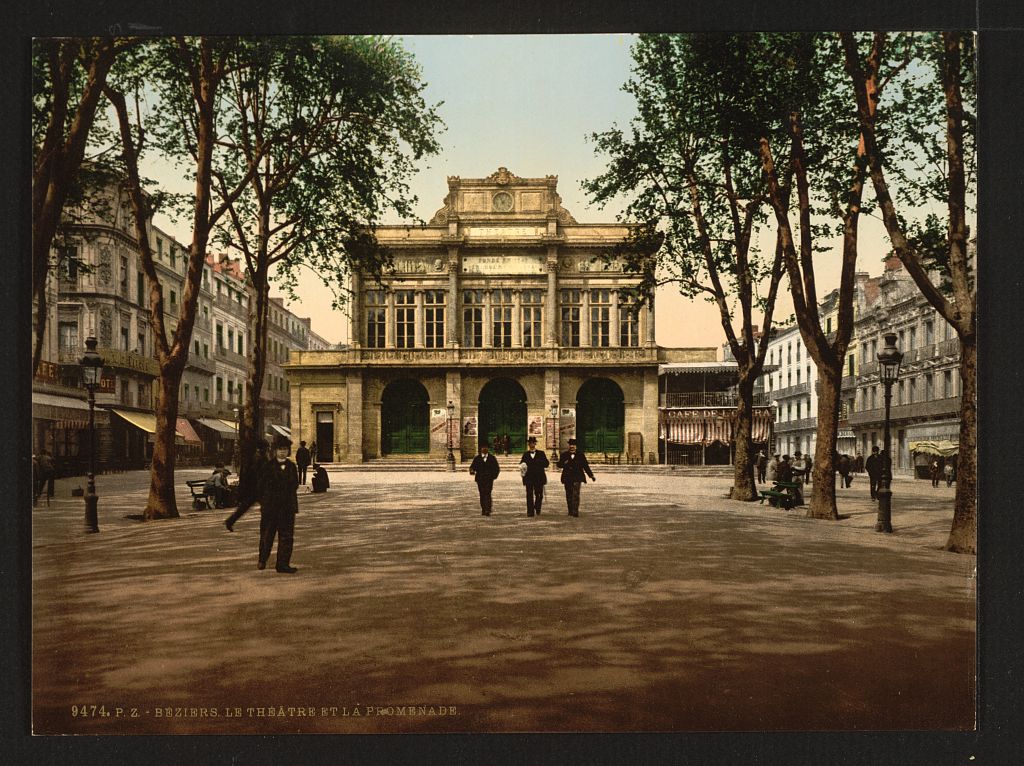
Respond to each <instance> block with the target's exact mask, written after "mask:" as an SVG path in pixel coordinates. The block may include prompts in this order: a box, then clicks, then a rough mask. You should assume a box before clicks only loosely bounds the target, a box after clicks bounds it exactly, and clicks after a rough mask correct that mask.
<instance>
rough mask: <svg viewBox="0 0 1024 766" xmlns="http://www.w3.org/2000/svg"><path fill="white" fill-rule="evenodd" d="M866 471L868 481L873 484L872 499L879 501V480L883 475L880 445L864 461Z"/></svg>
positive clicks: (873, 448) (872, 449)
mask: <svg viewBox="0 0 1024 766" xmlns="http://www.w3.org/2000/svg"><path fill="white" fill-rule="evenodd" d="M864 469H865V470H866V471H867V472H868V481H869V482H870V484H871V499H872V500H877V499H878V479H879V478H880V477H881V475H882V458H881V456H880V455H879V454H878V445H877V444H876V445H875V446H874V447H872V448H871V454H870V455H868V459H867V460H865V461H864Z"/></svg>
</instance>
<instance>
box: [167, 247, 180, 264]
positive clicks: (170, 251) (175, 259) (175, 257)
mask: <svg viewBox="0 0 1024 766" xmlns="http://www.w3.org/2000/svg"><path fill="white" fill-rule="evenodd" d="M167 252H168V254H169V255H170V256H171V268H172V269H173V268H176V267H177V265H178V251H177V250H175V248H174V243H173V242H172V243H171V246H170V247H168V248H167Z"/></svg>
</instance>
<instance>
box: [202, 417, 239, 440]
mask: <svg viewBox="0 0 1024 766" xmlns="http://www.w3.org/2000/svg"><path fill="white" fill-rule="evenodd" d="M198 422H199V423H201V424H202V425H204V426H206V427H207V428H209V429H211V430H213V431H216V432H217V433H218V434H219V435H220V436H221V437H223V438H226V439H234V438H235V434H236V431H235V424H234V423H229V422H228V421H226V420H221V419H220V418H198Z"/></svg>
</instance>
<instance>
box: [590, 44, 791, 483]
mask: <svg viewBox="0 0 1024 766" xmlns="http://www.w3.org/2000/svg"><path fill="white" fill-rule="evenodd" d="M773 40H774V36H770V35H722V34H712V35H643V36H641V38H640V39H639V41H638V42H637V43H636V44H635V45H634V47H633V51H632V55H633V59H634V65H633V76H632V77H631V78H630V79H629V80H628V81H627V82H626V84H625V85H624V86H623V89H624V90H625V91H626V92H627V93H630V94H632V95H633V97H634V98H635V99H636V104H637V112H638V115H637V117H636V118H634V120H633V121H632V124H631V126H630V128H629V130H628V131H627V130H623V129H620V128H618V127H614V128H612V129H611V130H608V131H605V132H603V133H598V134H594V135H593V136H592V139H593V140H594V142H595V143H596V146H597V150H598V151H599V152H600V153H601V154H603V155H606V156H607V157H608V169H607V170H606V171H605V172H604V173H603V174H601V175H600V176H598V177H597V178H594V179H590V180H588V181H586V182H585V183H584V188H585V189H586V191H587V192H588V193H589V195H590V197H591V199H592V200H593V201H595V202H596V203H598V204H599V205H602V206H603V205H605V204H606V203H608V202H609V201H610V200H612V199H613V198H615V197H618V196H622V197H624V198H625V199H626V200H628V202H627V204H626V207H625V212H624V214H623V215H622V218H623V219H625V220H627V221H630V222H632V223H634V224H635V227H634V229H633V233H632V234H631V236H630V237H629V239H628V241H627V242H625V243H624V244H623V245H622V246H620V247H619V248H618V249H617V251H616V253H615V255H617V256H618V257H621V258H623V260H624V262H625V265H626V268H627V269H629V270H631V271H634V272H637V273H640V274H642V275H643V280H642V283H641V286H640V293H641V300H642V301H650V300H651V299H652V298H653V294H654V290H655V289H656V288H657V287H658V286H659V285H664V284H673V285H675V286H676V287H678V289H679V290H680V292H681V293H682V294H683V295H686V296H689V297H698V296H700V297H703V298H704V299H706V300H708V301H710V302H713V303H714V304H715V305H716V306H717V307H718V312H719V316H720V320H721V324H722V329H723V330H724V332H725V336H726V338H727V340H728V342H729V348H730V350H731V351H732V355H733V357H734V358H735V360H736V364H737V368H738V373H739V384H738V393H739V396H738V405H737V408H736V416H735V424H736V425H735V429H734V434H735V441H736V451H735V463H734V484H733V488H732V496H733V497H734V498H737V499H741V500H753V499H755V498H756V497H757V491H756V485H755V482H754V470H753V448H752V442H751V424H752V416H753V399H754V396H753V390H754V382H755V381H756V379H757V378H758V376H759V375H760V374H761V371H762V368H763V366H764V359H765V353H766V351H767V348H768V340H769V336H770V331H771V326H772V312H773V311H774V307H775V300H776V296H777V295H778V288H779V283H780V281H781V279H782V276H783V273H784V268H783V255H782V249H781V247H780V246H777V247H776V248H775V250H774V253H769V254H767V255H766V254H763V253H761V252H760V251H759V249H758V247H757V237H758V233H759V232H760V231H761V229H762V227H763V225H764V223H765V219H766V205H767V196H766V195H767V188H766V185H765V178H764V173H763V172H762V168H761V165H760V162H759V161H758V157H757V140H758V138H759V137H761V136H762V135H763V126H765V125H773V124H778V125H780V127H779V128H778V129H777V130H776V131H775V135H776V137H777V138H778V139H781V138H782V137H784V135H785V133H784V130H783V128H782V127H781V122H780V121H779V120H776V119H773V117H774V116H775V114H776V103H777V102H778V101H779V99H780V98H781V97H782V96H783V91H785V90H786V89H787V88H791V87H792V83H787V82H786V81H784V80H783V79H780V78H779V77H777V76H776V75H777V73H778V71H779V70H778V67H777V66H776V62H775V61H774V59H773V58H771V55H772V51H771V45H772V44H773ZM652 254H653V255H652ZM755 311H756V312H760V313H761V315H762V319H761V324H760V328H756V327H755V319H754V314H755ZM758 329H759V330H760V332H758Z"/></svg>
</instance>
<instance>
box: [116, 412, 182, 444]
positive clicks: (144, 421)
mask: <svg viewBox="0 0 1024 766" xmlns="http://www.w3.org/2000/svg"><path fill="white" fill-rule="evenodd" d="M108 409H109V410H110V411H111V412H113V413H114V414H115V415H117V416H118V417H119V418H123V419H124V420H127V421H128V422H129V423H131V424H132V425H133V426H135V427H136V428H138V429H140V430H142V431H145V432H146V433H147V434H155V433H156V415H154V414H153V413H152V412H132V411H131V410H115V409H114V408H113V407H108ZM175 425H177V424H175ZM174 435H175V436H177V437H180V438H182V439H184V438H185V435H184V434H183V433H181V432H180V431H179V430H178V429H177V428H175V429H174Z"/></svg>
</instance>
